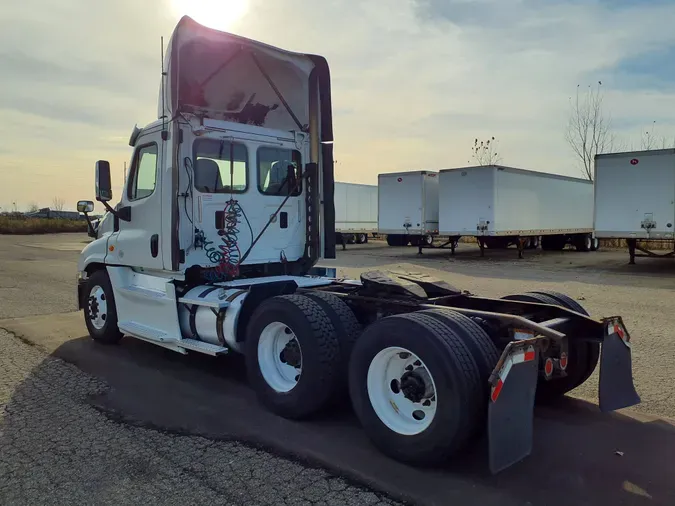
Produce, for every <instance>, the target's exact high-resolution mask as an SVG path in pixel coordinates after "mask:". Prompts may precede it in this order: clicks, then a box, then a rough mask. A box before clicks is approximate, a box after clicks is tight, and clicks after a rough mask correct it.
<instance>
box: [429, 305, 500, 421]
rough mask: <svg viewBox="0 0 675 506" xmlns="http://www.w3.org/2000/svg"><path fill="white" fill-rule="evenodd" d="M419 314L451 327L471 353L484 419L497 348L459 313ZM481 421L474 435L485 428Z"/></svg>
mask: <svg viewBox="0 0 675 506" xmlns="http://www.w3.org/2000/svg"><path fill="white" fill-rule="evenodd" d="M420 314H428V315H429V316H431V317H433V318H436V319H437V320H439V321H441V322H443V323H445V324H446V325H448V326H449V327H451V328H452V329H453V330H454V331H455V332H456V333H457V335H458V336H459V338H460V339H461V340H462V341H463V342H464V344H465V345H466V347H467V348H468V349H469V351H470V352H471V355H472V356H473V358H474V360H475V361H476V365H477V366H478V373H479V374H480V384H481V386H482V389H483V392H482V393H483V397H482V398H483V399H484V402H483V407H482V414H481V416H482V417H486V416H487V405H488V402H487V401H488V398H489V395H490V384H489V383H488V379H489V378H490V374H492V370H493V369H494V368H495V366H496V365H497V362H498V361H499V355H500V353H499V350H497V346H495V343H494V342H493V341H492V339H491V338H490V336H489V335H488V334H487V332H485V330H484V329H483V327H481V326H480V325H479V324H478V323H476V322H475V321H473V320H472V319H471V318H469V317H468V316H464V315H463V314H461V313H457V312H456V311H452V310H451V309H445V308H439V309H429V310H426V311H420ZM483 421H484V419H481V420H479V421H478V422H479V423H476V424H474V429H475V430H474V431H473V433H474V434H480V433H481V432H482V431H483V429H484V427H485V425H484V424H483V423H481V422H483Z"/></svg>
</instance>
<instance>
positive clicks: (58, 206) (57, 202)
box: [52, 197, 66, 212]
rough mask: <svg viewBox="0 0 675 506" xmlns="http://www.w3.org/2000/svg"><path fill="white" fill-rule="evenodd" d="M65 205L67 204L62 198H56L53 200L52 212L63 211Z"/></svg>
mask: <svg viewBox="0 0 675 506" xmlns="http://www.w3.org/2000/svg"><path fill="white" fill-rule="evenodd" d="M65 205H66V202H65V201H64V200H63V199H62V198H61V197H54V200H52V210H54V211H59V212H61V211H63V207H64V206H65Z"/></svg>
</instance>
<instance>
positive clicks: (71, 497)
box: [0, 330, 398, 506]
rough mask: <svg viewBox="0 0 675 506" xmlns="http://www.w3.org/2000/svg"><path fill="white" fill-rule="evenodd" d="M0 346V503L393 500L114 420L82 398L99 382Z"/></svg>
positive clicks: (30, 351)
mask: <svg viewBox="0 0 675 506" xmlns="http://www.w3.org/2000/svg"><path fill="white" fill-rule="evenodd" d="M0 346H1V347H2V350H3V352H2V354H0V371H2V375H1V376H0V504H7V505H9V504H11V505H17V506H18V505H23V504H25V505H35V504H114V505H122V504H145V505H151V504H161V505H169V504H176V505H181V506H182V505H185V504H208V505H214V504H227V505H238V504H241V505H246V506H253V505H263V504H269V505H272V504H274V505H288V506H291V505H298V506H299V505H306V506H310V505H315V506H329V505H354V506H366V505H372V506H384V505H394V504H398V503H395V502H393V501H391V500H389V499H387V498H383V497H381V496H378V495H376V494H374V493H373V492H370V491H368V490H365V489H363V488H359V487H356V486H354V485H351V484H350V483H348V482H347V481H345V480H343V479H342V478H339V477H336V476H333V475H331V474H330V473H328V472H326V471H324V470H321V469H313V468H310V467H306V466H304V465H302V464H299V463H295V462H292V461H290V460H287V459H283V458H280V457H276V456H274V455H271V454H269V453H267V452H264V451H261V450H257V449H254V448H250V447H247V446H244V445H242V444H239V443H236V442H219V441H211V440H208V439H205V438H201V437H194V436H183V435H177V434H170V433H163V432H159V431H155V430H150V429H144V428H138V427H131V426H127V425H124V424H120V423H118V422H116V421H114V420H111V419H109V418H107V417H106V416H105V415H104V414H102V413H100V412H99V411H97V410H96V409H95V408H93V407H92V406H90V405H89V403H88V399H90V398H92V397H93V396H96V395H98V394H101V393H103V392H104V391H105V390H106V388H107V387H106V385H105V384H104V383H102V382H101V381H99V380H97V379H96V378H94V377H92V376H89V375H86V374H85V373H83V372H81V371H80V370H79V369H77V368H76V367H75V366H73V365H70V364H66V363H64V362H62V361H61V360H59V359H56V358H53V357H48V356H46V355H44V354H43V353H42V352H41V351H39V350H38V349H36V348H35V347H31V346H29V345H27V344H25V343H23V342H21V341H20V340H18V339H16V338H14V337H12V336H10V335H9V334H7V333H6V332H4V331H1V330H0Z"/></svg>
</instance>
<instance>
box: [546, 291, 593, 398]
mask: <svg viewBox="0 0 675 506" xmlns="http://www.w3.org/2000/svg"><path fill="white" fill-rule="evenodd" d="M537 293H541V294H544V295H547V296H548V297H551V298H553V299H555V300H557V301H559V303H560V305H561V306H563V307H566V308H567V309H571V310H572V311H576V312H577V313H580V314H582V315H585V316H588V312H587V311H586V310H585V309H584V308H583V306H582V305H581V304H579V303H578V302H577V301H576V300H574V299H573V298H571V297H569V296H568V295H565V294H564V293H559V292H552V291H540V292H537ZM569 347H570V350H569V351H570V353H569V355H570V364H569V365H568V366H567V375H568V377H575V378H576V379H575V380H570V381H571V383H573V384H574V386H572V387H571V388H569V390H572V389H573V388H576V387H578V386H579V385H581V384H582V383H584V382H585V381H586V380H587V379H588V378H590V376H591V375H592V374H593V371H595V368H596V367H597V365H598V360H599V359H600V344H599V343H594V342H590V341H575V342H574V343H570V346H569ZM572 348H574V350H573V349H572ZM575 357H576V365H573V363H572V359H573V358H575Z"/></svg>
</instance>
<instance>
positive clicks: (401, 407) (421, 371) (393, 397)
mask: <svg viewBox="0 0 675 506" xmlns="http://www.w3.org/2000/svg"><path fill="white" fill-rule="evenodd" d="M411 369H412V371H411ZM406 372H412V373H413V375H414V376H415V382H416V383H417V384H418V385H419V382H418V379H420V378H421V379H422V380H423V385H424V387H425V392H424V394H423V395H422V397H421V398H420V399H419V400H417V399H418V398H419V396H420V392H417V395H416V396H414V398H413V399H410V398H409V397H406V395H405V394H404V393H403V391H402V390H401V386H402V383H401V379H402V377H403V375H404V374H405V373H406ZM394 382H397V388H394V385H395V383H394ZM366 383H367V389H368V397H369V399H370V404H371V406H372V407H373V410H374V411H375V413H376V414H377V416H378V418H379V419H380V420H381V421H382V423H383V424H385V425H386V426H387V427H388V428H389V429H390V430H392V431H394V432H396V433H398V434H402V435H405V436H414V435H416V434H420V433H421V432H424V431H425V430H426V429H427V428H428V427H429V425H431V423H432V422H433V420H434V417H435V416H436V409H437V405H438V394H437V391H436V384H435V383H434V378H433V376H432V375H431V372H430V371H429V369H428V368H427V367H426V365H425V364H424V362H422V361H421V360H420V358H419V357H418V356H417V355H415V354H414V353H412V352H410V351H409V350H406V349H405V348H399V347H389V348H385V349H383V350H381V351H380V352H379V353H378V354H377V355H375V357H374V358H373V359H372V361H371V362H370V367H369V368H368V377H367V381H366ZM396 390H398V392H397V391H396Z"/></svg>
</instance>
